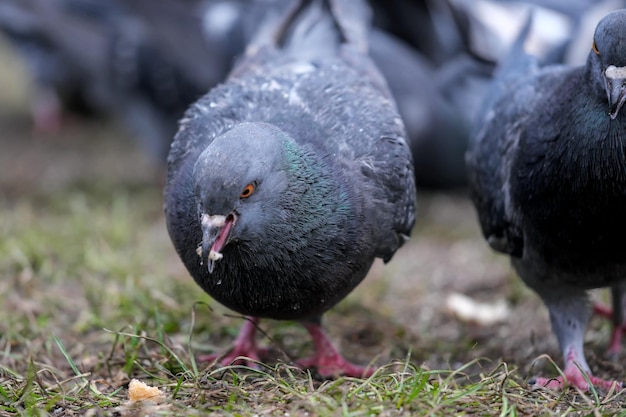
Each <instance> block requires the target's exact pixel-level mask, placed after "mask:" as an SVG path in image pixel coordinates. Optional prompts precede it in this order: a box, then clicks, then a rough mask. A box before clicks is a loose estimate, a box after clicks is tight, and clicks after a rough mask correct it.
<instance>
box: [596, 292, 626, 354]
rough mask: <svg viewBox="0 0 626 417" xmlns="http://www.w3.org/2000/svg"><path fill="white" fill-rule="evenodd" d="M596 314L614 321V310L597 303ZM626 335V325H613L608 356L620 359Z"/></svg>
mask: <svg viewBox="0 0 626 417" xmlns="http://www.w3.org/2000/svg"><path fill="white" fill-rule="evenodd" d="M593 312H594V314H596V315H598V316H600V317H604V318H606V319H609V320H614V317H613V309H612V308H610V307H608V306H605V305H604V304H600V303H596V304H594V306H593ZM623 333H626V323H622V324H619V325H618V324H615V323H613V330H612V332H611V340H610V342H609V348H608V349H607V355H608V356H609V358H611V359H613V360H617V358H619V352H620V350H621V347H622V334H623Z"/></svg>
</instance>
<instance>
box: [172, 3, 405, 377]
mask: <svg viewBox="0 0 626 417" xmlns="http://www.w3.org/2000/svg"><path fill="white" fill-rule="evenodd" d="M280 4H284V5H286V6H287V7H284V9H285V10H282V9H281V10H277V9H276V8H270V10H272V9H273V10H276V12H273V11H272V12H268V14H267V17H266V18H265V19H264V24H263V25H262V26H261V27H260V29H259V31H258V34H257V35H256V36H255V37H254V38H253V41H252V42H251V43H250V45H249V46H248V47H247V50H246V54H245V56H243V57H242V58H241V59H240V60H239V62H238V63H237V65H236V66H235V68H234V69H233V71H232V72H231V75H230V76H229V78H228V79H227V81H226V82H225V83H223V84H221V85H219V86H217V87H215V88H214V89H213V90H212V91H211V92H210V93H209V94H207V95H206V96H205V97H203V98H202V99H201V100H199V101H198V102H197V103H195V104H194V105H193V106H192V107H191V108H190V109H189V111H188V112H187V113H186V116H185V118H184V119H183V120H182V122H181V127H180V130H179V132H178V134H177V135H176V138H175V140H174V143H173V145H172V149H171V152H170V155H169V158H168V176H167V184H166V187H165V191H164V194H165V214H166V221H167V227H168V231H169V233H170V236H171V238H172V241H173V243H174V246H175V247H176V250H177V252H178V254H179V255H180V257H181V259H182V260H183V262H184V264H185V266H186V267H187V269H188V270H189V272H190V274H191V275H192V276H193V278H194V279H195V281H196V282H197V283H198V285H200V286H201V287H202V288H203V289H204V290H205V291H206V292H207V293H209V294H210V295H211V296H212V297H214V298H215V299H216V300H217V301H219V302H220V303H222V304H224V305H225V306H227V307H229V308H231V309H233V310H235V311H238V312H240V313H242V314H245V315H246V316H250V317H251V319H250V320H249V321H246V322H245V324H244V325H243V327H242V329H241V332H240V335H239V337H238V338H237V340H236V341H235V342H234V346H233V349H232V350H231V351H230V353H229V354H227V355H226V356H225V357H224V358H222V363H231V362H233V361H234V360H236V359H237V358H238V357H240V356H244V357H248V358H252V359H257V358H259V356H260V351H259V348H258V347H257V345H256V342H255V330H256V324H257V323H258V321H259V318H271V319H278V320H297V321H300V322H301V323H302V324H303V325H304V326H305V327H306V329H307V330H308V332H309V333H310V334H311V336H312V338H313V342H314V344H315V354H314V356H313V357H311V358H309V359H304V360H300V361H298V363H299V364H300V365H301V366H304V367H314V368H316V369H317V371H318V372H319V373H320V374H321V375H322V376H332V375H336V374H344V375H350V376H357V377H360V376H366V375H370V374H371V373H372V370H371V369H369V370H368V369H366V368H362V367H360V366H357V365H353V364H352V363H350V362H348V361H346V360H345V359H344V358H343V357H342V356H341V354H340V353H339V352H338V351H337V350H336V349H335V348H334V347H333V346H332V343H331V342H330V340H329V339H328V337H327V336H326V335H325V333H324V331H323V329H322V326H321V316H322V315H323V314H324V312H325V311H326V310H328V309H329V308H331V307H332V306H334V305H335V304H336V303H338V302H339V301H340V300H342V299H343V298H344V297H345V296H346V295H347V294H348V293H350V292H351V291H352V289H353V288H354V287H355V286H356V285H357V284H359V282H360V281H361V280H362V279H363V278H364V277H365V275H366V274H367V272H368V270H369V269H370V266H371V265H372V262H373V261H374V259H375V258H377V257H378V258H382V259H383V260H384V261H385V262H386V261H389V260H390V259H391V257H392V256H393V254H394V252H395V251H396V250H397V249H398V248H399V247H400V246H402V244H403V243H404V241H405V240H406V239H407V238H408V235H409V233H410V231H411V228H412V226H413V223H414V220H415V186H414V174H413V169H412V161H411V154H410V150H409V148H408V146H407V143H406V141H405V130H404V127H403V124H402V121H401V118H400V116H399V114H398V113H397V110H396V107H395V103H394V102H393V99H392V97H391V94H390V93H389V91H388V89H387V85H386V83H385V81H384V79H383V77H382V76H381V75H380V73H379V72H378V71H377V69H376V68H375V67H374V65H373V63H372V62H371V61H370V59H369V58H368V56H367V31H368V23H367V22H368V12H369V10H368V9H367V7H366V5H365V4H363V3H361V2H360V1H355V0H331V1H317V0H312V1H295V2H293V1H291V2H289V3H280ZM216 358H217V356H216V355H212V356H210V357H209V359H210V360H214V359H216Z"/></svg>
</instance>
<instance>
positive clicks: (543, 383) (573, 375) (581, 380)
mask: <svg viewBox="0 0 626 417" xmlns="http://www.w3.org/2000/svg"><path fill="white" fill-rule="evenodd" d="M564 375H565V378H563V376H558V377H556V378H543V377H534V378H531V379H530V380H529V381H528V385H529V388H531V389H536V388H539V387H544V388H548V389H552V390H556V391H558V390H561V389H563V388H565V386H566V385H568V386H572V387H575V388H578V389H580V390H581V391H588V390H589V384H588V383H587V379H586V378H585V375H584V374H583V372H582V371H581V370H580V368H578V366H576V365H575V364H570V365H568V366H567V367H566V368H565V372H564ZM586 376H587V378H589V381H590V382H591V384H592V385H593V386H594V387H596V388H599V389H601V390H603V391H609V390H611V389H613V390H618V391H619V390H621V389H622V388H624V387H625V386H626V385H624V383H623V382H621V381H609V380H605V379H601V378H598V377H595V376H592V375H589V374H587V375H586Z"/></svg>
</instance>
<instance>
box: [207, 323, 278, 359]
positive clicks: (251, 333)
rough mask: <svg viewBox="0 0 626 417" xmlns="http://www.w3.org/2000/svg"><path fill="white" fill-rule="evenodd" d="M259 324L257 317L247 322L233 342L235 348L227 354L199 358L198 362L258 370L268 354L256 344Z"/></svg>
mask: <svg viewBox="0 0 626 417" xmlns="http://www.w3.org/2000/svg"><path fill="white" fill-rule="evenodd" d="M258 323H259V319H258V318H257V317H253V318H251V319H249V320H246V321H245V322H244V323H243V325H242V326H241V329H240V330H239V335H238V336H237V339H235V341H234V342H233V347H232V349H231V350H230V352H228V353H227V354H225V355H224V354H211V355H201V356H198V361H201V362H215V361H219V363H220V364H221V365H223V366H227V365H236V364H244V365H246V366H249V367H251V368H258V367H259V364H258V362H259V361H260V359H261V358H262V357H263V356H264V355H265V354H266V353H267V349H263V348H259V347H258V346H257V344H256V339H255V335H256V328H257V325H258Z"/></svg>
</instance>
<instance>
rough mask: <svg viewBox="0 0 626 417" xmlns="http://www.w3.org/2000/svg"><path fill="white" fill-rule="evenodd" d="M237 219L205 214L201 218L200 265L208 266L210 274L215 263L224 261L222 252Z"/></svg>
mask: <svg viewBox="0 0 626 417" xmlns="http://www.w3.org/2000/svg"><path fill="white" fill-rule="evenodd" d="M235 219H236V217H235V215H234V214H229V215H228V216H221V215H214V216H210V215H208V214H206V213H203V214H202V215H201V217H200V224H201V226H202V247H201V250H200V251H199V255H200V264H201V265H204V264H206V265H207V268H208V270H209V274H210V273H212V272H213V269H214V268H215V262H217V261H219V260H220V259H222V253H221V250H222V248H223V247H224V246H226V243H228V242H227V241H228V237H229V235H230V231H231V229H232V227H233V225H234V224H235Z"/></svg>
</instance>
